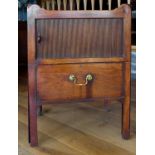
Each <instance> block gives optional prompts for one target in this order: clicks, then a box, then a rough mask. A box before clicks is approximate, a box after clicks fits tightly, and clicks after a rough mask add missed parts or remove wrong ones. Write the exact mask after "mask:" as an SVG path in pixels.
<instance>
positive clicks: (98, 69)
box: [28, 5, 131, 146]
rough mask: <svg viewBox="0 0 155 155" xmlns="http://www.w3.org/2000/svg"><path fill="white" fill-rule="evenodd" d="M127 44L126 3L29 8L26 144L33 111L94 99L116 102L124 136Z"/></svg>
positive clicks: (32, 136)
mask: <svg viewBox="0 0 155 155" xmlns="http://www.w3.org/2000/svg"><path fill="white" fill-rule="evenodd" d="M130 40H131V11H130V7H129V6H128V5H121V6H120V7H119V8H117V9H115V10H112V11H49V10H44V9H41V8H40V7H39V6H37V5H32V6H30V7H29V8H28V90H29V104H28V109H29V114H28V118H29V142H30V144H31V146H35V145H37V144H38V140H37V109H39V108H40V107H41V106H42V105H44V104H52V103H65V102H76V101H91V100H95V99H99V98H100V99H103V100H104V99H107V98H110V99H113V98H115V99H116V98H117V99H119V100H120V101H121V103H122V136H123V138H125V139H128V138H129V135H130V47H131V41H130ZM88 104H89V103H88ZM103 134H104V133H103Z"/></svg>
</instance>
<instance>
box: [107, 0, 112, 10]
mask: <svg viewBox="0 0 155 155" xmlns="http://www.w3.org/2000/svg"><path fill="white" fill-rule="evenodd" d="M108 8H109V10H111V0H108Z"/></svg>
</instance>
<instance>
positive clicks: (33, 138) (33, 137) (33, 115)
mask: <svg viewBox="0 0 155 155" xmlns="http://www.w3.org/2000/svg"><path fill="white" fill-rule="evenodd" d="M28 118H29V121H28V123H29V125H28V126H29V142H30V144H31V146H37V145H38V135H37V106H36V104H34V103H32V104H31V103H30V105H29V116H28Z"/></svg>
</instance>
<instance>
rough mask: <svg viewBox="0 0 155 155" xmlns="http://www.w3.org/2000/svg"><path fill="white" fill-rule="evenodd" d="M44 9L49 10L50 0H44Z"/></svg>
mask: <svg viewBox="0 0 155 155" xmlns="http://www.w3.org/2000/svg"><path fill="white" fill-rule="evenodd" d="M46 9H47V10H50V1H46Z"/></svg>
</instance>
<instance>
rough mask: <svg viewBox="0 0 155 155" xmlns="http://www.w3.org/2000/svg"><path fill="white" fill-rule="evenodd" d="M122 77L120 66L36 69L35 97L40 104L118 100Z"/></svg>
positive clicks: (45, 67)
mask: <svg viewBox="0 0 155 155" xmlns="http://www.w3.org/2000/svg"><path fill="white" fill-rule="evenodd" d="M122 74H123V72H122V64H121V63H90V64H65V65H39V66H38V68H37V96H38V99H39V100H41V101H53V100H60V101H61V100H63V101H64V100H74V99H90V98H101V97H104V96H114V97H117V96H121V93H122V81H123V80H122V79H123V76H122ZM70 75H72V76H70ZM73 75H74V76H73ZM87 75H88V76H87ZM90 75H92V78H91V76H90ZM69 77H70V78H69ZM75 79H76V80H75Z"/></svg>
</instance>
